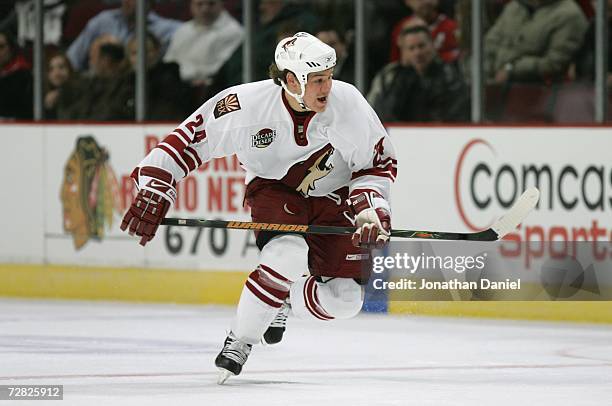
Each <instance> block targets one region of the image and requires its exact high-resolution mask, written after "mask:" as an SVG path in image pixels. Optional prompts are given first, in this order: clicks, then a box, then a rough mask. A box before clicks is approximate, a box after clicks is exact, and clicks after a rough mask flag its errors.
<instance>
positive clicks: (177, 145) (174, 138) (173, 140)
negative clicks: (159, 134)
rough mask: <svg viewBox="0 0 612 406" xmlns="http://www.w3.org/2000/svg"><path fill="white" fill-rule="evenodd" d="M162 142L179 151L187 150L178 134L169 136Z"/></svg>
mask: <svg viewBox="0 0 612 406" xmlns="http://www.w3.org/2000/svg"><path fill="white" fill-rule="evenodd" d="M162 142H165V143H167V144H170V145H172V148H174V149H175V150H177V151H181V150H182V149H183V148H185V145H184V141H183V140H182V139H181V138H180V137H179V136H178V135H176V134H170V135H168V136H167V137H166V138H164V139H163V140H162Z"/></svg>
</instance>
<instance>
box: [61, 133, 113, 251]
mask: <svg viewBox="0 0 612 406" xmlns="http://www.w3.org/2000/svg"><path fill="white" fill-rule="evenodd" d="M108 158H109V155H108V152H107V151H106V149H104V148H102V147H100V146H99V145H98V143H97V142H96V140H95V138H94V137H93V136H91V135H86V136H81V137H79V138H77V141H76V146H75V149H74V151H73V152H72V154H70V157H69V158H68V161H67V162H66V166H65V167H64V180H63V182H62V187H61V190H60V200H61V201H62V208H63V217H64V221H63V225H64V231H65V232H66V233H68V234H71V235H72V238H73V242H74V248H75V249H77V250H79V249H81V248H82V247H83V246H84V245H85V244H86V243H87V241H89V240H90V239H91V238H93V239H96V240H101V239H102V238H104V230H105V226H106V227H107V228H110V227H111V226H112V225H113V214H114V213H119V212H120V208H119V186H118V182H117V177H116V176H115V173H114V171H113V169H112V168H111V166H110V164H109V162H108Z"/></svg>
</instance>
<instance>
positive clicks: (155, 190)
mask: <svg viewBox="0 0 612 406" xmlns="http://www.w3.org/2000/svg"><path fill="white" fill-rule="evenodd" d="M131 176H132V178H134V180H135V181H136V185H138V184H142V185H144V186H142V187H141V188H140V190H139V191H138V194H137V195H136V198H135V199H134V201H133V202H132V205H131V206H130V208H129V209H128V211H127V213H125V216H124V217H123V221H122V222H121V230H124V231H125V230H126V229H127V228H128V227H129V230H128V232H129V233H130V235H134V234H136V235H137V236H139V237H142V238H141V239H140V245H142V246H144V245H146V243H148V242H149V241H151V240H152V239H153V237H155V232H156V231H157V227H159V225H160V224H161V222H162V220H163V219H164V217H166V213H168V210H169V209H170V206H171V205H172V204H173V203H174V201H175V200H176V189H175V185H176V182H175V181H174V179H173V176H172V174H170V173H169V172H167V171H165V170H163V169H160V168H155V167H152V166H145V167H142V168H136V169H135V170H134V172H132V175H131Z"/></svg>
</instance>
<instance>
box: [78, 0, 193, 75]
mask: <svg viewBox="0 0 612 406" xmlns="http://www.w3.org/2000/svg"><path fill="white" fill-rule="evenodd" d="M143 1H148V0H143ZM135 24H136V0H121V7H120V8H117V9H112V10H105V11H102V12H100V13H99V14H97V15H96V16H95V17H94V18H92V19H91V20H89V22H88V23H87V25H86V26H85V29H84V30H83V31H82V32H81V34H79V36H78V37H77V39H76V40H75V41H74V42H73V43H72V44H71V45H70V48H69V49H68V58H70V62H71V63H72V66H73V67H74V68H75V69H76V70H78V71H82V70H84V69H86V68H87V53H88V51H89V49H90V48H91V44H92V42H93V41H94V39H96V38H98V37H99V36H101V35H103V34H110V35H112V36H114V37H116V38H118V39H119V40H120V41H122V42H123V43H126V42H127V40H128V39H129V38H130V37H131V36H132V35H133V34H134V28H135ZM180 24H181V22H180V21H177V20H172V19H168V18H163V17H160V16H159V15H157V14H156V13H155V12H153V11H148V12H147V29H148V30H149V31H151V32H152V33H153V34H154V35H155V36H156V37H157V38H160V40H161V42H162V44H163V49H164V50H165V48H166V47H167V45H168V43H169V42H170V38H171V37H172V34H174V31H176V29H177V28H178V27H179V25H180Z"/></svg>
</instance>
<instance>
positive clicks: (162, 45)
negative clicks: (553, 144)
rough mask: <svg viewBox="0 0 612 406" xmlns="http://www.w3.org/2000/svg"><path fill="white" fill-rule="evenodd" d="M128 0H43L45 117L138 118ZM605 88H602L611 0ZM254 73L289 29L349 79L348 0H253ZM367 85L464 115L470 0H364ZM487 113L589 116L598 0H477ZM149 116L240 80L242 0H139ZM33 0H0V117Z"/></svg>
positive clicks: (505, 117) (391, 118)
mask: <svg viewBox="0 0 612 406" xmlns="http://www.w3.org/2000/svg"><path fill="white" fill-rule="evenodd" d="M136 1H137V0H44V1H43V5H44V12H45V13H44V19H43V23H44V45H45V60H46V65H45V77H44V99H43V100H44V118H45V119H47V120H53V119H58V120H79V121H83V120H95V121H109V120H121V121H132V120H133V119H134V118H135V107H136V106H135V105H136V101H135V88H136V73H135V65H136V54H137V45H138V44H137V41H136V39H135V28H136V27H135V14H136ZM607 2H608V8H609V14H608V16H609V17H608V21H609V23H608V26H609V37H610V40H609V41H608V47H609V48H608V53H607V57H608V59H609V63H608V66H609V72H611V73H608V89H612V0H607ZM255 5H256V10H255V11H256V21H255V25H256V27H255V33H254V36H253V38H252V42H253V44H254V47H253V63H254V66H253V75H254V77H253V80H262V79H266V78H267V74H268V66H269V64H270V62H271V61H272V59H273V52H274V48H275V46H276V43H277V42H278V40H279V39H281V38H284V37H286V36H289V35H292V34H294V33H295V32H297V31H308V32H311V33H313V34H315V35H317V36H318V37H319V38H320V39H321V40H323V41H324V42H326V43H328V44H329V45H330V46H332V47H333V48H334V49H335V50H336V54H337V66H336V68H335V72H334V77H335V79H337V80H343V81H346V82H349V83H355V80H356V77H355V50H354V49H355V35H354V34H355V32H354V12H355V10H354V6H355V5H354V2H353V1H352V0H309V1H307V0H256V1H255ZM365 6H366V13H367V21H368V31H367V37H366V38H367V39H366V50H367V58H366V59H367V60H366V66H365V67H364V68H365V72H366V82H367V88H366V89H365V91H364V93H366V94H367V98H368V100H369V102H370V103H371V105H372V106H373V107H374V109H375V110H376V111H377V113H378V114H379V115H380V117H381V119H382V120H383V121H384V122H468V121H469V120H470V106H471V103H470V86H471V83H470V82H471V77H470V71H471V57H472V55H471V0H376V1H366V2H365ZM485 6H486V7H485V8H486V9H485V14H484V20H483V31H484V32H483V42H484V55H483V65H484V73H485V85H486V102H485V106H486V111H485V118H486V119H487V120H489V121H493V122H504V121H529V120H532V121H564V120H565V121H592V120H593V101H592V100H593V95H594V90H593V86H594V72H595V57H594V53H595V50H594V44H595V37H594V36H595V30H594V19H593V17H594V0H486V1H485ZM145 7H146V31H147V33H146V41H145V43H146V52H145V54H146V69H147V82H146V96H147V111H146V119H147V120H157V121H177V120H182V119H183V118H184V117H186V116H187V115H188V114H189V113H190V112H191V111H193V110H194V109H195V108H196V107H197V106H199V105H200V104H201V103H203V102H204V101H206V100H207V99H208V98H210V97H212V96H213V95H214V94H215V93H216V92H218V91H220V90H222V89H224V88H226V87H228V86H231V85H235V84H238V83H241V82H242V78H243V73H242V71H243V60H242V55H243V51H242V47H243V43H244V35H245V33H244V28H243V24H242V21H241V20H242V1H241V0H147V1H146V6H145ZM35 28H36V27H35V25H34V0H16V1H11V2H2V4H0V119H17V120H28V119H32V116H33V97H32V94H33V77H32V47H33V45H32V44H33V39H34V35H35V31H36V30H35Z"/></svg>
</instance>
